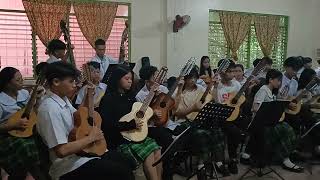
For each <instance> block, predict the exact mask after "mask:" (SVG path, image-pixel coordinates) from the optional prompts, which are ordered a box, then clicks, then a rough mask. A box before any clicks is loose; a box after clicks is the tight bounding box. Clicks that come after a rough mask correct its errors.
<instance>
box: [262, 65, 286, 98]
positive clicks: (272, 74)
mask: <svg viewBox="0 0 320 180" xmlns="http://www.w3.org/2000/svg"><path fill="white" fill-rule="evenodd" d="M282 76H283V74H282V73H281V72H280V71H279V70H276V69H269V71H268V72H267V75H266V80H265V83H266V85H268V84H269V81H270V80H271V79H278V80H279V81H282ZM278 92H279V88H274V89H273V90H272V94H275V95H277V94H278Z"/></svg>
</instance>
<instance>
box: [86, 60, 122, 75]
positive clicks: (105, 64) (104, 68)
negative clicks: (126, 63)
mask: <svg viewBox="0 0 320 180" xmlns="http://www.w3.org/2000/svg"><path fill="white" fill-rule="evenodd" d="M91 61H94V62H98V63H100V77H101V79H102V78H103V76H104V74H105V73H106V72H107V70H108V67H109V65H110V64H118V61H117V60H115V59H113V58H112V57H110V56H107V55H104V56H103V58H100V57H99V56H98V55H95V56H94V57H93V58H92V59H91Z"/></svg>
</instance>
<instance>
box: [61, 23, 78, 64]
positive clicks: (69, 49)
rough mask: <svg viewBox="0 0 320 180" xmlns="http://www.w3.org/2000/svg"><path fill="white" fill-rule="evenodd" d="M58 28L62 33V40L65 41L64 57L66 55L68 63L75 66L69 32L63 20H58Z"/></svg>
mask: <svg viewBox="0 0 320 180" xmlns="http://www.w3.org/2000/svg"><path fill="white" fill-rule="evenodd" d="M60 29H61V31H62V33H63V37H64V41H65V42H66V43H67V53H66V57H68V59H69V61H70V63H71V64H72V65H73V66H76V63H75V61H74V55H73V49H72V47H71V40H70V32H69V30H68V28H67V26H66V22H65V21H64V20H61V21H60Z"/></svg>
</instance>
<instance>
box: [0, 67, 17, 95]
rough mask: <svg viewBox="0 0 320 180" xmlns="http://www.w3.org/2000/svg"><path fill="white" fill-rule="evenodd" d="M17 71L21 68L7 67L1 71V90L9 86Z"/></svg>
mask: <svg viewBox="0 0 320 180" xmlns="http://www.w3.org/2000/svg"><path fill="white" fill-rule="evenodd" d="M17 72H19V70H18V69H16V68H14V67H5V68H3V69H2V70H1V71H0V92H2V91H3V90H4V89H5V88H6V87H7V85H8V84H9V82H10V81H11V80H12V79H13V78H14V75H15V74H16V73H17Z"/></svg>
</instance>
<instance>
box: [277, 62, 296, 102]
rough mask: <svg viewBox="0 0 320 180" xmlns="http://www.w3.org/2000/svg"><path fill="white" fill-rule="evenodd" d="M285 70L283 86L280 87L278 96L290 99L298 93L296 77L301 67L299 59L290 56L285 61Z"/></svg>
mask: <svg viewBox="0 0 320 180" xmlns="http://www.w3.org/2000/svg"><path fill="white" fill-rule="evenodd" d="M283 67H284V70H285V72H284V73H283V77H282V84H281V88H280V89H279V94H278V98H279V99H288V98H289V97H293V96H296V95H297V91H298V82H297V80H295V79H294V77H295V76H296V75H297V72H298V70H299V68H300V65H299V60H298V59H297V58H295V57H289V58H288V59H286V60H285V61H284V63H283Z"/></svg>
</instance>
